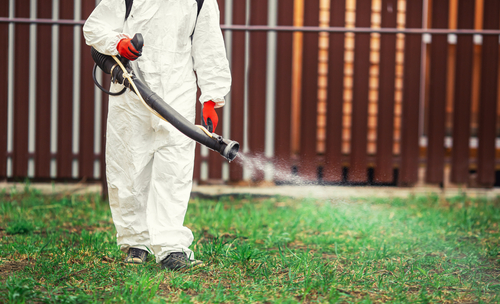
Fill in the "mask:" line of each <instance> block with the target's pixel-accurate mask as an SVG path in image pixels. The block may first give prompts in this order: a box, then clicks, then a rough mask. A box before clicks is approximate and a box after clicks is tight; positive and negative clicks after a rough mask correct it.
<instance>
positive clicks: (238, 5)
mask: <svg viewBox="0 0 500 304" xmlns="http://www.w3.org/2000/svg"><path fill="white" fill-rule="evenodd" d="M245 5H246V4H245V1H241V0H240V1H233V24H240V25H244V24H245V13H246V9H245ZM231 74H232V77H233V82H232V86H231V139H232V140H235V141H237V142H239V143H241V144H243V117H244V116H243V102H244V96H245V32H240V31H235V32H233V34H232V51H231ZM242 149H243V147H242ZM229 179H230V180H231V181H234V182H235V181H241V180H242V179H243V168H242V166H241V165H240V164H238V163H237V162H232V163H231V164H230V165H229Z"/></svg>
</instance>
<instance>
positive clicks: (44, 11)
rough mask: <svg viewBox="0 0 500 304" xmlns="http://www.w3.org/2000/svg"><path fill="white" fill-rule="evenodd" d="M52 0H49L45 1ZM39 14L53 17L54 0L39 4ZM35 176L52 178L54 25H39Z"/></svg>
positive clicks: (38, 15)
mask: <svg viewBox="0 0 500 304" xmlns="http://www.w3.org/2000/svg"><path fill="white" fill-rule="evenodd" d="M45 2H49V1H45ZM37 18H45V19H50V18H52V1H50V2H49V3H44V5H40V4H38V5H37ZM36 36H37V37H36V40H37V52H36V53H37V56H36V134H35V145H36V147H35V178H43V179H49V178H50V160H51V155H50V121H51V117H50V116H51V114H50V113H51V104H50V101H51V72H52V62H51V60H50V59H51V58H52V56H51V54H52V52H53V51H54V50H53V48H52V25H50V24H38V25H37V35H36Z"/></svg>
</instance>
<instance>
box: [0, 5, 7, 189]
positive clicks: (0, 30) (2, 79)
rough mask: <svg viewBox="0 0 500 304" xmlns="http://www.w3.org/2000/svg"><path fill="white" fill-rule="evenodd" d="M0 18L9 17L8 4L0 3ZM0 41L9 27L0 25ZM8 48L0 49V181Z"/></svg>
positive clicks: (3, 163)
mask: <svg viewBox="0 0 500 304" xmlns="http://www.w3.org/2000/svg"><path fill="white" fill-rule="evenodd" d="M0 17H9V2H8V1H1V2H0ZM0 40H1V41H9V25H8V24H7V23H0ZM8 56H9V48H8V47H6V45H4V47H2V48H0V60H1V61H2V62H3V64H1V65H0V179H4V178H6V177H7V119H8V116H7V111H8V89H7V86H8V65H7V64H6V63H7V62H9V58H8Z"/></svg>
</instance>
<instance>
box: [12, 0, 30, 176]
mask: <svg viewBox="0 0 500 304" xmlns="http://www.w3.org/2000/svg"><path fill="white" fill-rule="evenodd" d="M15 16H16V17H18V18H29V17H30V1H29V0H18V1H16V4H15ZM14 36H15V42H14V45H15V51H14V53H15V55H14V71H15V72H14V149H13V155H12V160H13V163H14V172H13V177H19V178H24V177H26V176H27V174H28V124H29V120H28V111H29V91H30V88H29V77H28V75H29V68H30V66H29V58H30V57H29V52H30V42H29V40H30V25H29V24H16V26H15V35H14Z"/></svg>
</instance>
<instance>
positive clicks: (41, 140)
mask: <svg viewBox="0 0 500 304" xmlns="http://www.w3.org/2000/svg"><path fill="white" fill-rule="evenodd" d="M37 18H45V19H50V18H52V1H50V0H42V1H39V3H38V5H37ZM52 52H53V50H52V25H50V24H39V25H37V52H36V53H37V56H36V134H35V177H37V178H41V179H49V178H50V160H51V153H50V121H51V104H50V103H51V88H52V85H51V83H52V81H51V80H52V79H51V74H52V62H51V58H52ZM92 100H93V98H92ZM91 119H92V120H93V117H92V118H91Z"/></svg>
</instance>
